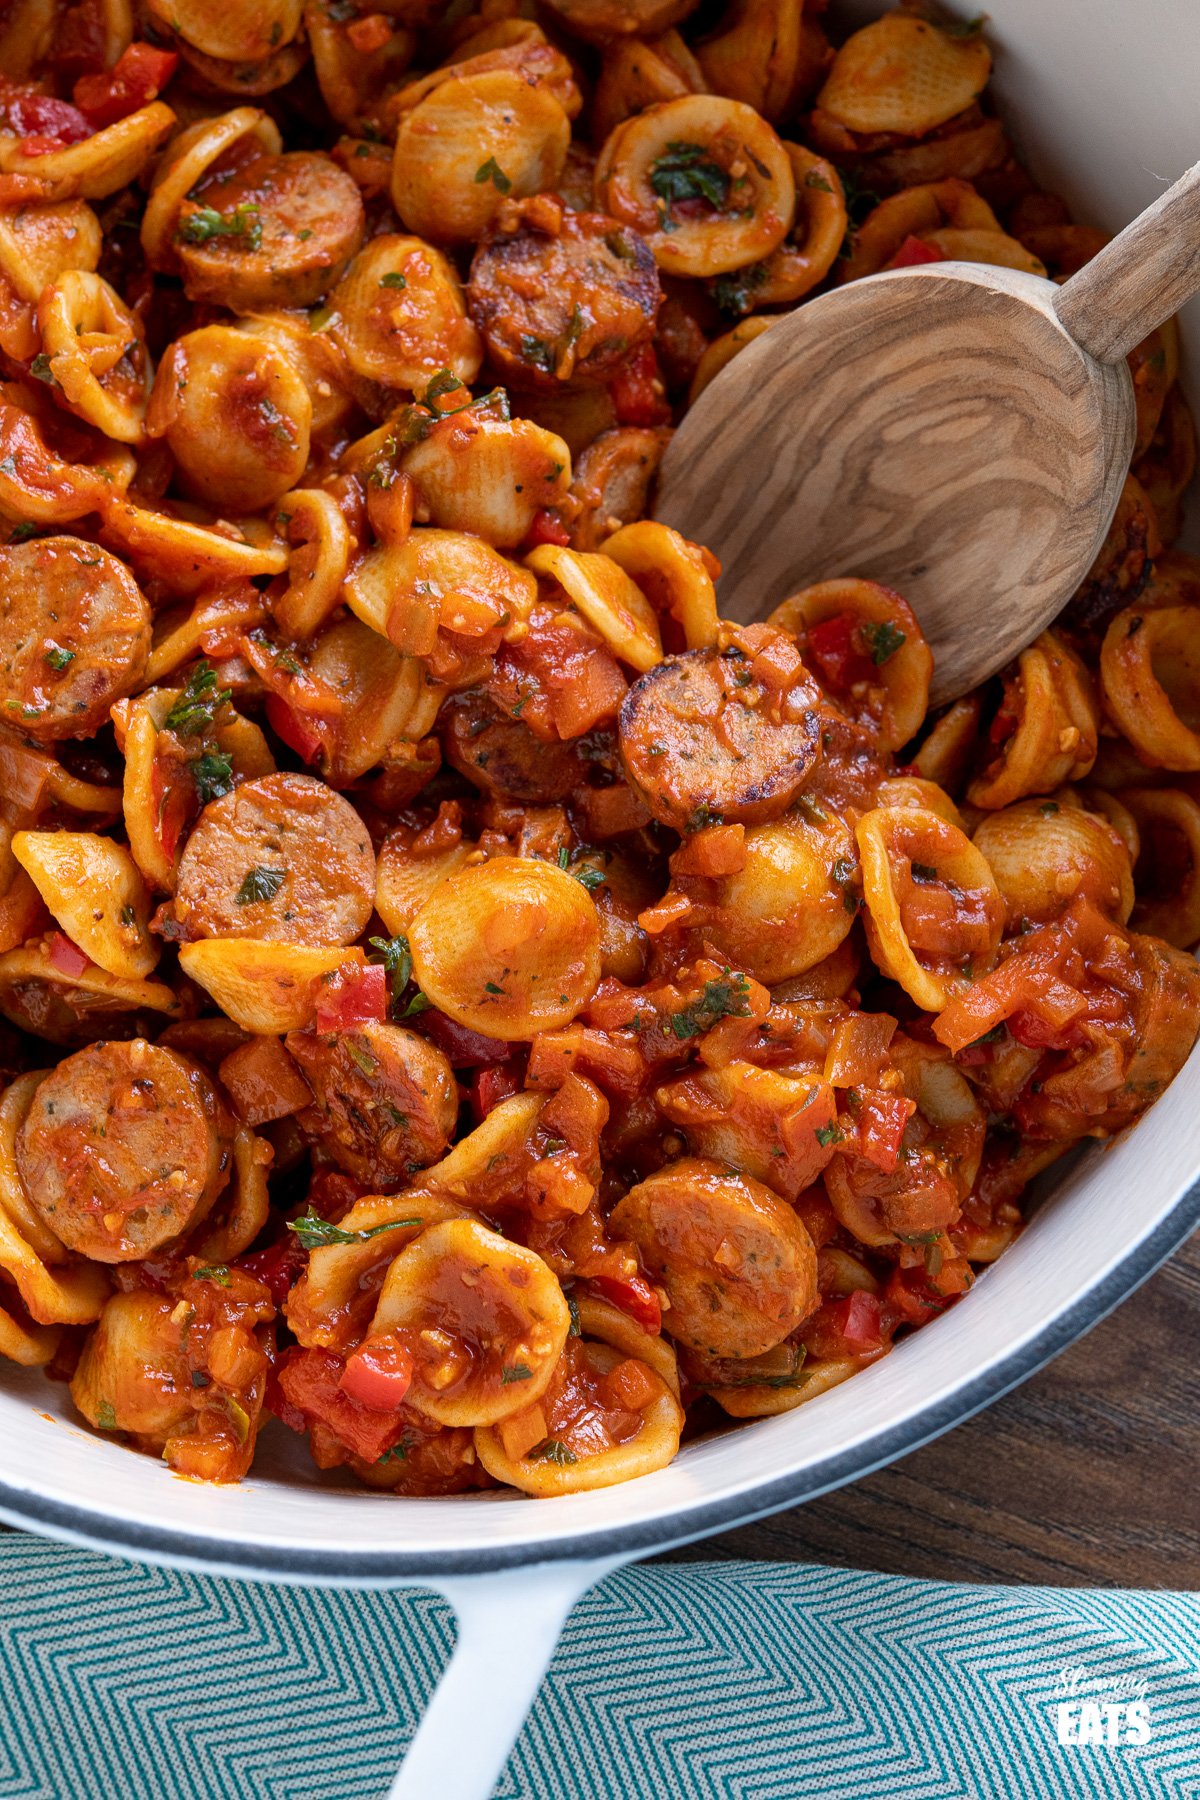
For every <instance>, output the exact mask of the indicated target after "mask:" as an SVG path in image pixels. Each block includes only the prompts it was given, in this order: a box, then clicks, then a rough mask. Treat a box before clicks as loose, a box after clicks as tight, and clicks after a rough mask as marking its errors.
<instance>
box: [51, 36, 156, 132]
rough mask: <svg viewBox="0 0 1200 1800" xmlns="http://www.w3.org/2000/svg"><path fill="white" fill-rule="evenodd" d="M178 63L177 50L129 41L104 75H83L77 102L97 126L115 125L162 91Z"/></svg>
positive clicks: (98, 127) (91, 122)
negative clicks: (126, 47) (161, 48)
mask: <svg viewBox="0 0 1200 1800" xmlns="http://www.w3.org/2000/svg"><path fill="white" fill-rule="evenodd" d="M178 65H179V57H178V55H177V53H176V52H175V51H174V50H159V49H157V48H156V47H155V46H154V45H153V44H142V43H139V44H130V46H129V48H128V49H127V50H125V51H124V52H123V53H122V55H121V56H120V57H119V58H118V60H117V62H116V63H114V65H113V67H112V68H111V69H109V70H108V71H107V72H106V73H105V74H103V75H83V76H81V77H80V79H79V80H78V81H77V82H76V83H75V105H76V106H77V107H78V108H79V111H80V112H81V113H82V114H83V116H84V118H85V120H86V121H87V122H88V123H89V124H90V125H91V126H93V127H94V128H95V129H96V130H101V129H102V128H103V127H104V126H105V125H115V124H116V122H117V120H118V119H124V118H128V116H129V114H130V113H133V112H137V111H138V109H139V107H142V106H148V105H149V104H150V102H151V100H156V99H157V98H158V96H159V94H161V93H162V91H163V89H164V88H165V87H166V85H167V83H168V81H170V79H171V77H172V75H173V74H174V73H175V70H176V68H177V67H178Z"/></svg>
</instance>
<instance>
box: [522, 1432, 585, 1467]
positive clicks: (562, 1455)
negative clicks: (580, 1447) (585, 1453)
mask: <svg viewBox="0 0 1200 1800" xmlns="http://www.w3.org/2000/svg"><path fill="white" fill-rule="evenodd" d="M525 1461H526V1462H551V1463H557V1465H558V1467H559V1468H560V1469H565V1468H566V1467H567V1466H568V1464H569V1463H573V1462H578V1461H579V1458H578V1457H577V1456H576V1454H575V1452H574V1451H573V1450H569V1449H568V1448H567V1446H566V1444H564V1443H563V1441H562V1439H561V1438H546V1439H545V1441H544V1442H543V1443H540V1444H537V1445H535V1447H534V1448H533V1449H532V1450H530V1451H529V1452H528V1453H527V1454H526V1457H525Z"/></svg>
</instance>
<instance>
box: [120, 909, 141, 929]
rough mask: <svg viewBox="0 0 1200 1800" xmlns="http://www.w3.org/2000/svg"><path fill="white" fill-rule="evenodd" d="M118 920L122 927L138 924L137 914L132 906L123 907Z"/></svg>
mask: <svg viewBox="0 0 1200 1800" xmlns="http://www.w3.org/2000/svg"><path fill="white" fill-rule="evenodd" d="M117 918H118V919H119V921H120V922H121V924H122V925H136V924H137V913H136V912H135V910H134V908H133V907H132V906H123V907H122V908H121V910H120V912H119V913H118V914H117Z"/></svg>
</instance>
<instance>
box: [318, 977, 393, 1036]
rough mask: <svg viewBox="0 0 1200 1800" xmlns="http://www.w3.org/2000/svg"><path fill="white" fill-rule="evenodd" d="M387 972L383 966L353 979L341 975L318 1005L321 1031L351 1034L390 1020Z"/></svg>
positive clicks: (326, 990)
mask: <svg viewBox="0 0 1200 1800" xmlns="http://www.w3.org/2000/svg"><path fill="white" fill-rule="evenodd" d="M387 1009H388V983H387V970H386V969H385V968H384V966H383V964H382V963H368V964H367V965H366V967H365V968H363V969H358V970H356V971H355V972H354V974H353V975H349V976H343V975H339V976H336V977H335V978H334V980H333V981H331V982H330V984H329V986H328V987H327V988H326V989H325V991H324V993H323V994H322V996H321V998H320V1000H319V1001H318V1002H317V1017H316V1027H317V1030H318V1031H349V1030H351V1029H352V1028H353V1027H354V1026H355V1025H366V1024H368V1023H369V1022H370V1021H371V1020H372V1019H375V1020H378V1021H382V1020H384V1019H386V1018H387Z"/></svg>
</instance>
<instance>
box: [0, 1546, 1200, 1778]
mask: <svg viewBox="0 0 1200 1800" xmlns="http://www.w3.org/2000/svg"><path fill="white" fill-rule="evenodd" d="M0 1613H2V1622H0V1658H2V1661H0V1678H2V1680H3V1693H2V1702H0V1704H2V1709H3V1717H2V1720H0V1796H3V1797H4V1800H18V1797H19V1800H118V1797H119V1800H373V1797H374V1796H377V1795H378V1794H379V1793H380V1792H381V1791H382V1790H384V1789H385V1788H386V1786H387V1784H388V1782H389V1780H390V1779H391V1777H392V1775H393V1774H394V1772H395V1769H396V1766H397V1764H398V1762H399V1760H400V1756H401V1753H402V1751H403V1748H404V1746H405V1744H406V1743H407V1741H408V1738H409V1737H410V1735H411V1733H412V1731H413V1728H414V1726H415V1723H416V1720H417V1717H418V1715H419V1713H420V1710H421V1707H422V1705H423V1703H424V1701H425V1699H426V1697H427V1695H428V1693H429V1691H430V1689H431V1688H432V1686H433V1682H434V1679H435V1676H436V1674H437V1672H438V1670H439V1669H440V1667H441V1665H442V1663H443V1661H444V1659H445V1656H446V1654H447V1652H448V1649H449V1644H450V1637H451V1629H452V1626H451V1620H450V1614H449V1610H448V1608H447V1607H446V1606H445V1605H444V1603H443V1602H442V1601H441V1600H438V1599H435V1598H434V1597H432V1596H430V1595H413V1594H380V1593H369V1592H347V1593H340V1592H339V1593H333V1592H325V1591H320V1590H313V1589H307V1590H306V1589H296V1588H273V1587H265V1586H256V1585H251V1584H239V1583H234V1582H229V1581H216V1580H210V1579H208V1578H207V1577H203V1576H196V1575H186V1574H177V1573H174V1572H172V1571H166V1570H162V1569H150V1568H141V1567H131V1566H128V1565H126V1564H124V1563H120V1562H115V1561H112V1560H110V1559H109V1558H107V1557H104V1556H97V1555H94V1554H92V1553H90V1552H88V1551H84V1550H74V1549H68V1548H64V1547H61V1546H59V1545H55V1544H47V1543H42V1542H39V1541H38V1540H36V1539H33V1538H27V1537H21V1536H17V1535H15V1534H14V1535H12V1536H9V1537H6V1538H4V1539H3V1540H2V1541H0ZM1198 1769H1200V1596H1198V1595H1194V1594H1161V1593H1156V1594H1139V1593H1098V1592H1094V1591H1083V1592H1079V1591H1055V1590H1051V1589H1033V1588H1027V1589H1006V1588H977V1587H962V1586H957V1585H950V1584H943V1583H934V1582H917V1581H905V1580H898V1579H896V1578H894V1577H891V1576H883V1575H871V1574H861V1573H857V1572H854V1571H850V1570H842V1569H824V1568H810V1567H802V1566H797V1565H795V1564H778V1563H700V1564H697V1563H693V1564H689V1565H686V1566H681V1567H662V1566H658V1567H653V1568H650V1567H645V1568H635V1569H626V1570H624V1571H622V1572H620V1573H618V1574H616V1575H612V1576H610V1577H609V1578H608V1580H606V1581H605V1582H604V1583H603V1584H602V1585H601V1586H600V1587H599V1588H597V1589H596V1590H595V1591H594V1592H593V1593H592V1594H590V1595H589V1596H588V1597H587V1598H586V1599H585V1600H584V1601H583V1602H582V1603H581V1604H580V1606H579V1607H578V1608H577V1610H576V1612H575V1614H574V1615H573V1617H572V1619H571V1621H570V1623H569V1625H568V1627H567V1630H566V1633H565V1636H564V1638H563V1641H562V1644H561V1645H560V1647H559V1651H558V1654H557V1655H556V1657H555V1659H554V1663H553V1666H552V1668H551V1671H550V1675H549V1677H548V1680H547V1682H546V1685H545V1687H544V1689H543V1691H542V1694H541V1697H540V1699H539V1700H538V1703H537V1705H536V1706H535V1708H534V1711H533V1714H532V1716H531V1718H530V1720H529V1722H528V1724H527V1725H526V1727H525V1730H524V1732H523V1733H522V1735H521V1740H520V1742H519V1744H518V1745H517V1748H516V1750H515V1751H514V1753H513V1756H512V1758H511V1760H510V1762H509V1765H508V1768H507V1769H506V1771H505V1774H504V1777H503V1780H502V1782H501V1785H500V1787H499V1788H498V1789H497V1800H893V1797H896V1796H904V1800H951V1796H953V1797H955V1800H959V1797H961V1800H1010V1797H1012V1800H1034V1797H1035V1796H1036V1797H1037V1800H1065V1797H1069V1800H1076V1796H1078V1800H1127V1797H1128V1800H1134V1797H1137V1800H1141V1797H1142V1796H1145V1800H1185V1796H1196V1795H1198V1794H1200V1785H1198V1784H1197V1771H1198Z"/></svg>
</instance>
